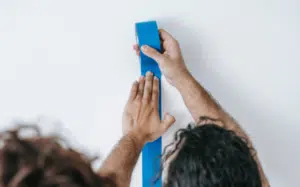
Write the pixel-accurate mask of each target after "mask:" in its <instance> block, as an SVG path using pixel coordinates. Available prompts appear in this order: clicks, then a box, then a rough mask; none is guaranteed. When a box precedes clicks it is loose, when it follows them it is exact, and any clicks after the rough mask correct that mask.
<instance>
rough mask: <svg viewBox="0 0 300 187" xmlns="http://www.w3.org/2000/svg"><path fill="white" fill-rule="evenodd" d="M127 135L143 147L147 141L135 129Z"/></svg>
mask: <svg viewBox="0 0 300 187" xmlns="http://www.w3.org/2000/svg"><path fill="white" fill-rule="evenodd" d="M127 136H128V137H129V138H130V139H131V140H132V141H134V143H135V144H136V145H137V146H138V147H143V146H144V145H145V144H146V143H147V140H146V138H145V137H144V136H143V135H142V134H141V133H139V132H137V131H136V130H132V131H130V132H129V133H128V134H127Z"/></svg>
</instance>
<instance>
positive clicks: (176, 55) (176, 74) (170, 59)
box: [133, 29, 190, 87]
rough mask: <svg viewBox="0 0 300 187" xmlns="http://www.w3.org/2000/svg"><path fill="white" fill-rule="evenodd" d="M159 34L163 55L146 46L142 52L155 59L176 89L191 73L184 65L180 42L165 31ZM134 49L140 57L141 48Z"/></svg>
mask: <svg viewBox="0 0 300 187" xmlns="http://www.w3.org/2000/svg"><path fill="white" fill-rule="evenodd" d="M159 33H160V38H161V42H162V48H163V53H160V52H158V51H156V50H155V49H153V48H151V47H149V46H146V45H145V46H141V50H142V52H143V53H144V54H145V55H147V56H148V57H150V58H152V59H154V60H155V61H156V62H157V63H158V65H159V67H160V69H161V71H162V73H163V75H164V76H165V77H166V79H167V80H168V82H169V83H170V84H171V85H173V86H175V87H176V86H177V85H178V84H179V82H180V81H181V80H182V79H183V78H185V77H186V76H187V75H190V73H189V71H188V70H187V68H186V66H185V64H184V60H183V57H182V54H181V50H180V47H179V43H178V41H177V40H175V39H174V38H173V37H172V36H171V35H170V34H169V33H168V32H167V31H165V30H163V29H161V30H159ZM133 48H134V50H135V52H136V54H137V55H140V48H139V46H138V45H137V44H136V45H134V46H133Z"/></svg>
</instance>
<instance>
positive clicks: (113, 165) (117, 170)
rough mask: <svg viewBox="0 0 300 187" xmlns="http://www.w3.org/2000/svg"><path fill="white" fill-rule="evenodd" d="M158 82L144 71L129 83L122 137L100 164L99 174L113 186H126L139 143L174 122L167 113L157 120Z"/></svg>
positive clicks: (156, 136) (158, 134) (159, 134)
mask: <svg viewBox="0 0 300 187" xmlns="http://www.w3.org/2000/svg"><path fill="white" fill-rule="evenodd" d="M158 92H159V81H158V79H157V78H156V77H155V78H154V77H153V74H152V73H150V72H148V73H147V75H146V78H144V77H141V78H140V80H139V82H135V83H134V84H133V86H132V89H131V93H130V97H129V99H128V102H127V105H126V107H125V110H124V114H123V134H124V136H123V138H122V139H121V140H120V141H119V143H118V144H117V145H116V147H115V148H114V149H113V151H112V152H111V154H110V155H109V156H108V158H107V159H106V160H105V162H104V163H103V165H102V167H101V169H100V171H99V174H100V176H101V177H103V178H108V179H110V180H111V181H113V182H114V183H115V184H116V185H117V186H122V187H127V186H129V185H130V180H131V175H132V172H133V169H134V167H135V165H136V162H137V160H138V157H139V155H140V153H141V150H142V148H143V146H144V145H145V144H146V143H147V142H152V141H154V140H156V139H157V138H159V137H160V136H161V135H162V134H163V133H164V132H165V131H166V130H167V129H168V128H169V127H170V126H171V125H172V124H173V123H174V122H175V118H174V117H173V116H171V115H169V114H166V115H165V116H164V119H163V120H160V117H159V112H158V98H159V94H158Z"/></svg>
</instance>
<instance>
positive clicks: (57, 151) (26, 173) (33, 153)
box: [0, 129, 103, 187]
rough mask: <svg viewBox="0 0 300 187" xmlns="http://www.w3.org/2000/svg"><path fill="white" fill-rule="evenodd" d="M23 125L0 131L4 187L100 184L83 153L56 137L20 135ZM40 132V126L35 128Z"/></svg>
mask: <svg viewBox="0 0 300 187" xmlns="http://www.w3.org/2000/svg"><path fill="white" fill-rule="evenodd" d="M20 131H22V129H17V130H14V131H7V132H4V133H1V134H0V186H1V187H30V186H31V187H59V186H64V187H101V186H103V184H102V180H101V179H100V177H99V176H98V175H96V174H95V173H94V172H93V170H92V169H91V164H90V160H88V159H87V158H86V157H85V156H84V155H82V154H80V153H78V152H76V151H74V150H72V149H70V148H67V147H63V146H62V145H61V144H60V143H59V142H60V141H59V140H58V139H57V138H53V137H41V136H40V135H39V133H38V134H37V136H35V137H31V138H21V137H20V135H19V133H20ZM36 132H38V130H36Z"/></svg>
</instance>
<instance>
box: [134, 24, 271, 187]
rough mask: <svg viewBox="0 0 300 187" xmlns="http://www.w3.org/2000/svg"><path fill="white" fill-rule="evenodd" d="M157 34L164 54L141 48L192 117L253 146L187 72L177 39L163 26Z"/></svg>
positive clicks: (265, 179)
mask: <svg viewBox="0 0 300 187" xmlns="http://www.w3.org/2000/svg"><path fill="white" fill-rule="evenodd" d="M160 35H161V39H162V41H163V43H162V44H163V48H164V50H165V51H164V53H163V54H161V53H159V52H157V51H156V50H155V49H153V48H150V47H148V46H143V47H142V51H143V52H144V53H145V54H146V55H147V56H149V57H151V58H153V59H154V60H156V61H157V63H158V64H159V66H160V68H161V70H162V73H163V74H164V76H165V77H166V79H167V80H168V82H169V83H170V84H172V85H173V86H175V87H176V88H177V89H178V91H179V92H180V93H181V95H182V97H183V100H184V102H185V105H186V106H187V108H188V109H189V111H190V113H191V114H192V116H193V118H194V120H195V121H196V122H198V121H199V119H200V117H201V116H207V117H209V118H212V119H216V120H217V122H216V124H217V125H220V126H222V127H224V128H226V129H229V130H232V131H234V132H235V133H236V134H237V135H238V136H240V137H242V138H245V139H246V140H247V141H248V146H249V147H250V148H253V145H252V143H251V141H250V139H249V137H248V136H247V134H246V133H245V131H244V130H243V129H242V128H241V127H240V126H239V125H238V123H237V122H236V121H235V120H234V119H233V118H232V117H231V116H230V115H229V114H228V113H226V112H225V111H224V110H223V109H222V107H221V106H220V105H219V104H218V103H217V102H216V101H215V100H214V99H213V98H212V97H211V95H210V94H209V93H208V92H207V91H206V90H205V89H204V88H203V87H202V86H201V85H200V84H199V83H198V82H197V80H196V79H195V78H193V77H192V75H191V74H190V73H189V71H188V70H187V68H186V66H185V64H184V60H183V57H182V55H181V50H180V47H179V44H178V42H177V41H176V40H175V39H174V38H173V37H172V36H171V35H170V34H169V33H167V32H166V31H164V30H161V31H160ZM135 49H136V51H137V53H139V51H138V50H137V48H136V47H135ZM199 125H200V124H199ZM253 150H254V149H253ZM255 155H256V154H255ZM255 160H256V161H257V164H258V166H259V171H260V175H261V178H262V183H263V186H264V187H267V186H269V183H268V180H267V178H266V176H265V174H264V172H263V169H262V167H261V164H260V162H259V159H258V157H257V155H256V156H255Z"/></svg>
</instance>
